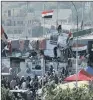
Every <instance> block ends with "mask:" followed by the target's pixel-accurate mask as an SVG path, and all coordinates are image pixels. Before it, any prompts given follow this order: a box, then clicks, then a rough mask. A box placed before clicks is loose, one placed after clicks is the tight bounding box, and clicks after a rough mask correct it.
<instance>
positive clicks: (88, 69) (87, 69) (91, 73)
mask: <svg viewBox="0 0 93 100" xmlns="http://www.w3.org/2000/svg"><path fill="white" fill-rule="evenodd" d="M85 71H86V72H87V73H89V74H90V75H93V68H92V67H90V66H88V67H87V68H85Z"/></svg>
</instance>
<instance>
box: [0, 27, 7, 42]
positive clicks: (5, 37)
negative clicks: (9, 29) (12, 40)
mask: <svg viewBox="0 0 93 100" xmlns="http://www.w3.org/2000/svg"><path fill="white" fill-rule="evenodd" d="M1 39H2V40H3V41H4V42H6V41H7V39H8V36H7V34H6V33H5V32H4V29H3V27H2V26H1Z"/></svg>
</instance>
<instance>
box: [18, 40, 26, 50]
mask: <svg viewBox="0 0 93 100" xmlns="http://www.w3.org/2000/svg"><path fill="white" fill-rule="evenodd" d="M24 42H25V41H24V40H19V46H20V47H19V49H20V50H21V51H23V50H24Z"/></svg>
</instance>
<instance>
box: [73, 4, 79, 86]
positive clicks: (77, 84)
mask: <svg viewBox="0 0 93 100" xmlns="http://www.w3.org/2000/svg"><path fill="white" fill-rule="evenodd" d="M72 4H73V6H74V8H75V10H76V19H77V34H76V48H77V50H76V74H77V72H78V71H77V67H78V58H77V56H78V12H77V8H76V6H75V4H74V3H73V2H72ZM77 81H78V74H77V75H76V87H78V83H77Z"/></svg>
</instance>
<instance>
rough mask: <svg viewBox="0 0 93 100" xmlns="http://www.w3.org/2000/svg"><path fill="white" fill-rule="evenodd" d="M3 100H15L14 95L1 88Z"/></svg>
mask: <svg viewBox="0 0 93 100" xmlns="http://www.w3.org/2000/svg"><path fill="white" fill-rule="evenodd" d="M1 100H14V95H13V94H12V93H11V92H10V91H9V89H6V88H4V87H1Z"/></svg>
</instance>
